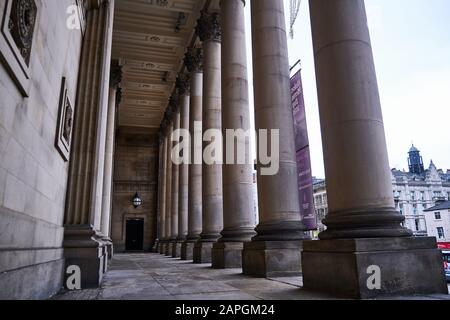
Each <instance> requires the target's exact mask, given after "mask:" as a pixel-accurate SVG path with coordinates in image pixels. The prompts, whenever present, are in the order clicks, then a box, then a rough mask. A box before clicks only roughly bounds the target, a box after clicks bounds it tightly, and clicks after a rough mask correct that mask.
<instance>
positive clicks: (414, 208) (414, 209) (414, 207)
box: [413, 204, 417, 214]
mask: <svg viewBox="0 0 450 320" xmlns="http://www.w3.org/2000/svg"><path fill="white" fill-rule="evenodd" d="M413 213H414V214H417V204H413Z"/></svg>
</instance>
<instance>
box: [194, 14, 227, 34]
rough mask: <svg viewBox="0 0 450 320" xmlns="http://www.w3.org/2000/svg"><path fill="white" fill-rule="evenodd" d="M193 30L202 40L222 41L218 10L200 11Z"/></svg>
mask: <svg viewBox="0 0 450 320" xmlns="http://www.w3.org/2000/svg"><path fill="white" fill-rule="evenodd" d="M195 32H196V34H197V36H198V37H199V38H200V40H201V41H202V42H205V41H209V40H211V41H218V42H221V41H222V29H221V26H220V15H219V13H218V12H213V13H208V12H206V11H204V10H203V11H202V12H201V16H200V19H198V20H197V26H196V27H195Z"/></svg>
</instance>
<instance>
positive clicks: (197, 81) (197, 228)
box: [181, 48, 203, 260]
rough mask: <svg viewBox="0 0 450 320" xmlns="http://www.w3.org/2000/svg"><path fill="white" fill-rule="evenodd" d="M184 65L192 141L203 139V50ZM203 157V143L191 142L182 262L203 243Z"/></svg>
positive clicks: (196, 51) (191, 52)
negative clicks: (186, 232) (186, 221)
mask: <svg viewBox="0 0 450 320" xmlns="http://www.w3.org/2000/svg"><path fill="white" fill-rule="evenodd" d="M185 64H186V67H187V69H188V71H189V73H190V103H189V105H190V110H189V132H190V134H191V137H195V136H199V137H202V119H203V108H202V106H203V50H202V49H201V48H189V49H188V52H187V53H186V58H185ZM196 124H197V126H196ZM202 157H203V152H202V140H200V141H195V140H192V141H191V157H190V158H191V164H190V165H189V179H188V180H189V182H188V183H189V190H188V198H189V201H188V235H187V239H186V241H185V242H183V244H182V246H181V259H182V260H192V259H193V252H194V244H195V242H196V241H197V240H199V239H200V233H201V232H202V162H201V161H202ZM195 159H199V161H198V162H197V161H195Z"/></svg>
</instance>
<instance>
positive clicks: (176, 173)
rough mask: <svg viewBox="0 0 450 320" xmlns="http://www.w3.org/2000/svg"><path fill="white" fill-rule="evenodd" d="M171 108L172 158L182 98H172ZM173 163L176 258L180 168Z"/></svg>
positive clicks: (172, 245)
mask: <svg viewBox="0 0 450 320" xmlns="http://www.w3.org/2000/svg"><path fill="white" fill-rule="evenodd" d="M170 107H171V108H172V110H173V133H172V136H171V148H170V149H171V152H172V157H174V155H173V151H172V150H174V149H175V146H176V145H177V144H178V141H179V135H178V130H179V129H180V97H179V96H178V95H177V96H174V97H172V98H171V101H170ZM171 163H172V207H171V212H172V219H171V226H170V228H171V235H170V255H171V256H172V257H174V258H175V257H176V253H177V252H176V251H177V239H178V203H179V192H178V190H179V177H180V166H179V165H178V164H177V163H175V161H174V159H171Z"/></svg>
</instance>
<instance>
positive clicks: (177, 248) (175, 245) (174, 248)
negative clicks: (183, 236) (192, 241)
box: [172, 240, 183, 258]
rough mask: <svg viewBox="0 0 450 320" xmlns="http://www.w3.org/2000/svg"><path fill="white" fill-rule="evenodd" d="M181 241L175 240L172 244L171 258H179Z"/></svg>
mask: <svg viewBox="0 0 450 320" xmlns="http://www.w3.org/2000/svg"><path fill="white" fill-rule="evenodd" d="M182 243H183V241H180V240H177V241H176V242H174V243H172V258H180V257H181V244H182Z"/></svg>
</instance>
